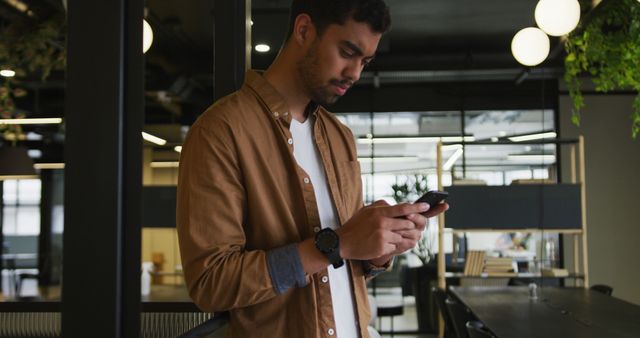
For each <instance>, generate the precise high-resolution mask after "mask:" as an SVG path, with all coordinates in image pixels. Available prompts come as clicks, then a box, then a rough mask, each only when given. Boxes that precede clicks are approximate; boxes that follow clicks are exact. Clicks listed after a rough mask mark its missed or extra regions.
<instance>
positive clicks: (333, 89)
mask: <svg viewBox="0 0 640 338" xmlns="http://www.w3.org/2000/svg"><path fill="white" fill-rule="evenodd" d="M389 25H390V17H389V11H388V8H387V6H386V5H385V4H384V2H383V1H382V0H349V1H346V0H294V1H293V4H292V9H291V21H290V28H289V35H288V38H287V40H286V42H285V45H284V46H283V48H282V50H281V51H280V53H279V55H278V56H277V58H276V60H275V61H274V63H273V64H272V65H271V66H270V67H269V69H268V70H267V71H266V72H265V73H264V75H260V74H258V73H256V72H253V71H251V72H248V74H247V76H246V79H245V83H244V85H243V87H242V88H241V89H240V90H239V91H237V92H235V93H233V94H231V95H229V96H227V97H225V98H222V99H220V100H219V101H218V102H216V103H215V104H214V105H213V106H212V107H210V108H209V109H208V110H207V111H206V112H205V113H204V114H203V115H202V116H201V117H200V118H199V119H198V120H197V121H196V123H195V124H194V125H193V126H192V128H191V130H190V131H189V134H188V136H187V139H186V141H185V143H184V145H183V148H182V154H181V159H180V176H179V180H178V209H177V213H178V215H177V224H178V235H179V239H180V250H181V254H182V262H183V268H184V272H185V280H186V283H187V286H188V288H189V292H190V295H191V297H192V298H193V300H194V301H195V302H196V304H197V305H198V306H199V307H200V308H201V309H203V310H206V311H230V325H229V332H228V336H230V337H267V336H268V337H332V336H333V337H336V336H338V337H341V338H349V337H369V334H368V331H367V324H368V322H369V319H370V310H369V304H368V300H367V289H366V284H365V283H366V279H367V278H371V277H374V276H375V274H377V273H379V272H381V271H384V269H385V268H388V266H389V264H390V262H391V261H392V259H393V257H394V256H395V255H397V254H400V253H402V252H404V251H406V250H408V249H410V248H412V247H414V246H415V244H416V241H417V240H418V239H419V238H420V236H421V235H422V231H423V230H424V227H425V225H426V222H427V217H431V216H433V215H436V214H438V213H440V212H443V211H444V210H445V209H446V208H447V206H446V205H444V204H443V205H440V206H438V207H435V208H433V210H429V211H428V212H427V210H428V205H426V204H423V203H419V204H402V205H395V206H389V205H387V204H386V203H385V202H384V201H378V202H376V203H374V204H373V205H370V206H367V207H364V208H363V207H362V186H361V184H362V183H361V178H360V167H359V165H358V161H357V154H356V149H355V143H354V139H353V135H352V134H351V132H350V130H349V129H348V128H347V127H345V126H344V125H343V124H342V123H340V122H339V121H338V120H337V119H336V118H335V117H334V116H333V115H331V114H330V113H328V112H327V111H326V110H325V108H324V107H323V106H325V105H329V104H332V103H334V102H335V101H336V100H337V99H338V98H339V97H340V96H342V95H344V94H345V93H346V92H347V90H348V89H349V87H351V86H352V85H353V84H354V83H355V82H356V81H357V80H358V79H359V77H360V73H361V72H362V69H363V67H365V66H366V65H367V63H369V62H370V61H371V60H372V59H373V57H374V54H375V50H376V48H377V46H378V42H379V41H380V37H381V36H382V33H384V32H385V31H386V30H387V29H388V27H389Z"/></svg>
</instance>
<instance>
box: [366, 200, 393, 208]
mask: <svg viewBox="0 0 640 338" xmlns="http://www.w3.org/2000/svg"><path fill="white" fill-rule="evenodd" d="M370 205H371V206H373V207H384V206H388V205H389V203H387V201H385V200H377V201H375V202H373V203H371V204H370Z"/></svg>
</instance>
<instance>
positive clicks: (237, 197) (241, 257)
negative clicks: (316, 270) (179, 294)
mask: <svg viewBox="0 0 640 338" xmlns="http://www.w3.org/2000/svg"><path fill="white" fill-rule="evenodd" d="M214 122H215V123H213V124H211V125H209V124H208V125H207V126H206V127H204V126H201V125H198V124H197V123H196V124H195V125H194V126H193V127H192V128H191V130H190V131H189V133H188V135H187V138H186V140H185V143H184V144H183V148H182V152H181V155H180V171H179V176H178V189H177V210H176V214H177V216H176V217H177V220H176V222H177V229H178V238H179V242H180V253H181V256H182V264H183V269H184V274H185V281H186V284H187V287H188V289H189V294H190V296H191V298H192V299H193V301H194V302H195V303H196V304H197V305H198V307H200V308H201V309H202V310H204V311H226V310H229V309H233V308H240V307H245V306H250V305H253V304H257V303H260V302H263V301H266V300H268V299H271V298H273V297H275V296H276V295H277V293H276V291H275V288H274V286H273V283H272V281H271V278H270V274H269V268H268V264H267V253H266V252H265V251H263V250H253V251H249V250H246V249H245V244H246V236H245V232H244V228H243V215H244V209H245V208H244V206H245V204H246V193H245V189H244V186H243V177H242V173H241V170H240V168H239V165H238V157H237V149H236V145H235V144H234V141H233V138H232V131H231V128H230V127H229V125H227V124H226V123H225V122H224V121H220V120H215V121H214Z"/></svg>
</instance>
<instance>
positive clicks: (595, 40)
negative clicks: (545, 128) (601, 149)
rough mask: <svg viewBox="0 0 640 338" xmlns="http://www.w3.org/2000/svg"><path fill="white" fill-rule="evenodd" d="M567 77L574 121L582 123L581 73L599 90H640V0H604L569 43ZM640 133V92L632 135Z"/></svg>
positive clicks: (566, 62) (632, 124) (635, 106)
mask: <svg viewBox="0 0 640 338" xmlns="http://www.w3.org/2000/svg"><path fill="white" fill-rule="evenodd" d="M565 51H566V54H567V56H566V57H565V60H564V65H565V75H564V79H565V81H566V83H567V86H568V88H569V95H570V96H571V99H572V101H573V115H572V121H573V123H574V124H576V125H580V110H581V108H582V107H584V99H583V96H582V92H581V90H580V85H581V81H580V75H581V74H583V73H584V72H587V73H589V74H590V75H591V79H592V81H593V83H594V84H595V90H596V91H599V92H608V91H610V90H615V89H625V90H633V91H635V92H638V93H640V62H638V60H640V2H638V1H637V0H610V1H603V2H602V3H601V4H600V5H598V7H596V8H595V9H594V10H593V12H592V15H590V17H589V19H588V20H583V22H581V24H580V26H579V27H578V29H576V30H574V31H573V32H572V33H571V34H569V36H568V38H567V40H566V42H565ZM639 133H640V94H638V95H637V96H636V98H635V100H634V102H633V112H632V114H631V135H632V136H633V138H636V137H637V136H638V134H639Z"/></svg>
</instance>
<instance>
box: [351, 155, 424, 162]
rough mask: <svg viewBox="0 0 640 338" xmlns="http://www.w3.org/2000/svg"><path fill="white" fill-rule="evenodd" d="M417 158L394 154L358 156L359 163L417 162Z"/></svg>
mask: <svg viewBox="0 0 640 338" xmlns="http://www.w3.org/2000/svg"><path fill="white" fill-rule="evenodd" d="M418 160H419V158H418V157H415V156H395V157H391V156H390V157H374V158H373V161H372V159H371V157H358V161H360V162H361V163H371V162H376V163H402V162H418Z"/></svg>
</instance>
